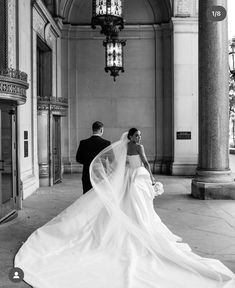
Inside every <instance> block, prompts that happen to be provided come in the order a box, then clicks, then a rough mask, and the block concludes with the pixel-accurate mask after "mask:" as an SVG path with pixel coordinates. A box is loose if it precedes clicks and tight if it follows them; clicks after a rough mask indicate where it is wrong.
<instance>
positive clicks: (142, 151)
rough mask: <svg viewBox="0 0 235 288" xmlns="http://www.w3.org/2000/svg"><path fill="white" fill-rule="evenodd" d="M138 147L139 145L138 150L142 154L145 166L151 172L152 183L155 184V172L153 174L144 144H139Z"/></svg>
mask: <svg viewBox="0 0 235 288" xmlns="http://www.w3.org/2000/svg"><path fill="white" fill-rule="evenodd" d="M137 147H138V149H137V151H138V153H139V155H140V158H141V161H142V162H143V164H144V167H145V168H146V169H147V170H148V172H149V174H150V178H151V181H152V184H153V185H154V184H155V182H156V180H155V178H154V177H153V174H152V171H151V168H150V165H149V162H148V159H147V157H146V155H145V152H144V146H143V145H138V146H137Z"/></svg>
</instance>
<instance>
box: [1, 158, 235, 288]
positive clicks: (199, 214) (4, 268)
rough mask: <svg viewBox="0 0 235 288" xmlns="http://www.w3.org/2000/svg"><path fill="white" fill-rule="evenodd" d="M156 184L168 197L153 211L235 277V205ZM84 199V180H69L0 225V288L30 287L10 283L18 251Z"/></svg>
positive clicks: (185, 181)
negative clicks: (34, 235) (45, 225)
mask: <svg viewBox="0 0 235 288" xmlns="http://www.w3.org/2000/svg"><path fill="white" fill-rule="evenodd" d="M233 160H235V156H234V158H233ZM234 164H235V161H234V162H233V164H232V165H234ZM232 165H231V167H232ZM233 169H234V171H235V165H234V167H233ZM158 179H159V180H160V181H161V182H162V183H163V184H164V187H165V193H164V194H163V195H161V196H159V197H158V198H156V199H155V201H154V206H155V209H156V212H157V213H158V215H159V216H160V217H161V219H162V221H163V222H164V223H165V224H166V225H167V226H168V227H169V228H170V229H171V230H172V231H173V232H174V233H175V234H177V235H179V236H181V237H182V238H183V241H184V242H187V243H188V244H189V245H190V246H191V248H192V250H193V251H194V252H196V253H198V254H199V255H202V256H205V257H209V258H217V259H219V260H221V261H222V262H223V263H224V264H225V265H227V266H228V267H229V268H230V269H231V270H232V271H233V272H234V273H235V201H233V200H207V201H203V200H197V199H194V198H192V197H191V196H190V185H191V179H190V177H176V176H163V175H161V176H159V177H158ZM80 195H81V181H80V176H79V175H78V174H73V175H65V176H64V180H63V182H62V183H60V184H57V185H55V186H53V187H48V188H40V189H38V191H37V192H35V193H34V194H33V195H31V196H30V197H28V198H27V199H26V200H25V201H24V202H23V210H21V211H19V215H18V217H17V218H16V219H14V220H13V221H11V222H8V223H5V224H2V225H0V288H26V287H30V286H29V285H27V284H26V283H24V282H21V283H15V284H14V283H12V282H11V281H10V280H9V279H8V272H9V270H10V269H11V268H12V266H13V257H14V255H15V253H16V251H17V250H18V249H19V247H20V246H21V244H22V242H23V241H25V240H26V239H27V237H28V236H29V235H30V234H31V233H32V232H33V231H34V230H35V229H37V228H38V227H40V226H42V225H43V224H45V223H46V222H48V221H49V220H50V219H51V218H53V217H54V216H56V215H57V214H58V213H60V212H61V211H62V210H63V209H65V208H66V207H67V206H69V205H70V204H71V203H73V202H74V201H75V200H76V199H77V198H78V197H79V196H80ZM66 288H67V287H66Z"/></svg>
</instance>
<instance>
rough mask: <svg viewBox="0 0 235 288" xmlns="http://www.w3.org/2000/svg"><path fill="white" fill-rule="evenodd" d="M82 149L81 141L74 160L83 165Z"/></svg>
mask: <svg viewBox="0 0 235 288" xmlns="http://www.w3.org/2000/svg"><path fill="white" fill-rule="evenodd" d="M82 148H83V143H82V141H81V142H80V144H79V147H78V150H77V154H76V160H77V162H79V163H81V164H84V163H83V157H82V155H83V149H82Z"/></svg>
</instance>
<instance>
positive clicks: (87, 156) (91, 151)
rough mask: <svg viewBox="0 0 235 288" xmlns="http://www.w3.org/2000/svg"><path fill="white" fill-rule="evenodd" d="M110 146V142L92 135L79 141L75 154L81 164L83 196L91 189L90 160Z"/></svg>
mask: <svg viewBox="0 0 235 288" xmlns="http://www.w3.org/2000/svg"><path fill="white" fill-rule="evenodd" d="M110 144H111V142H110V141H108V140H105V139H103V138H101V137H100V136H96V135H93V136H91V137H90V138H88V139H85V140H81V142H80V144H79V147H78V150H77V154H76V160H77V162H79V163H81V164H83V172H82V186H83V194H84V193H86V192H87V191H89V190H90V189H91V188H92V185H91V181H90V175H89V167H90V164H91V162H92V160H93V159H94V158H95V156H96V155H98V154H99V153H100V152H101V151H102V150H103V149H104V148H106V147H107V146H109V145H110Z"/></svg>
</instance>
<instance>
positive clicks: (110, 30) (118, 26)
mask: <svg viewBox="0 0 235 288" xmlns="http://www.w3.org/2000/svg"><path fill="white" fill-rule="evenodd" d="M122 7H123V0H93V5H92V20H91V27H92V28H93V29H95V28H96V25H100V26H101V32H100V33H102V34H104V35H106V36H107V37H109V38H110V37H111V38H112V35H114V34H116V33H117V32H118V31H120V30H122V29H123V28H124V20H123V18H122Z"/></svg>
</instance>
